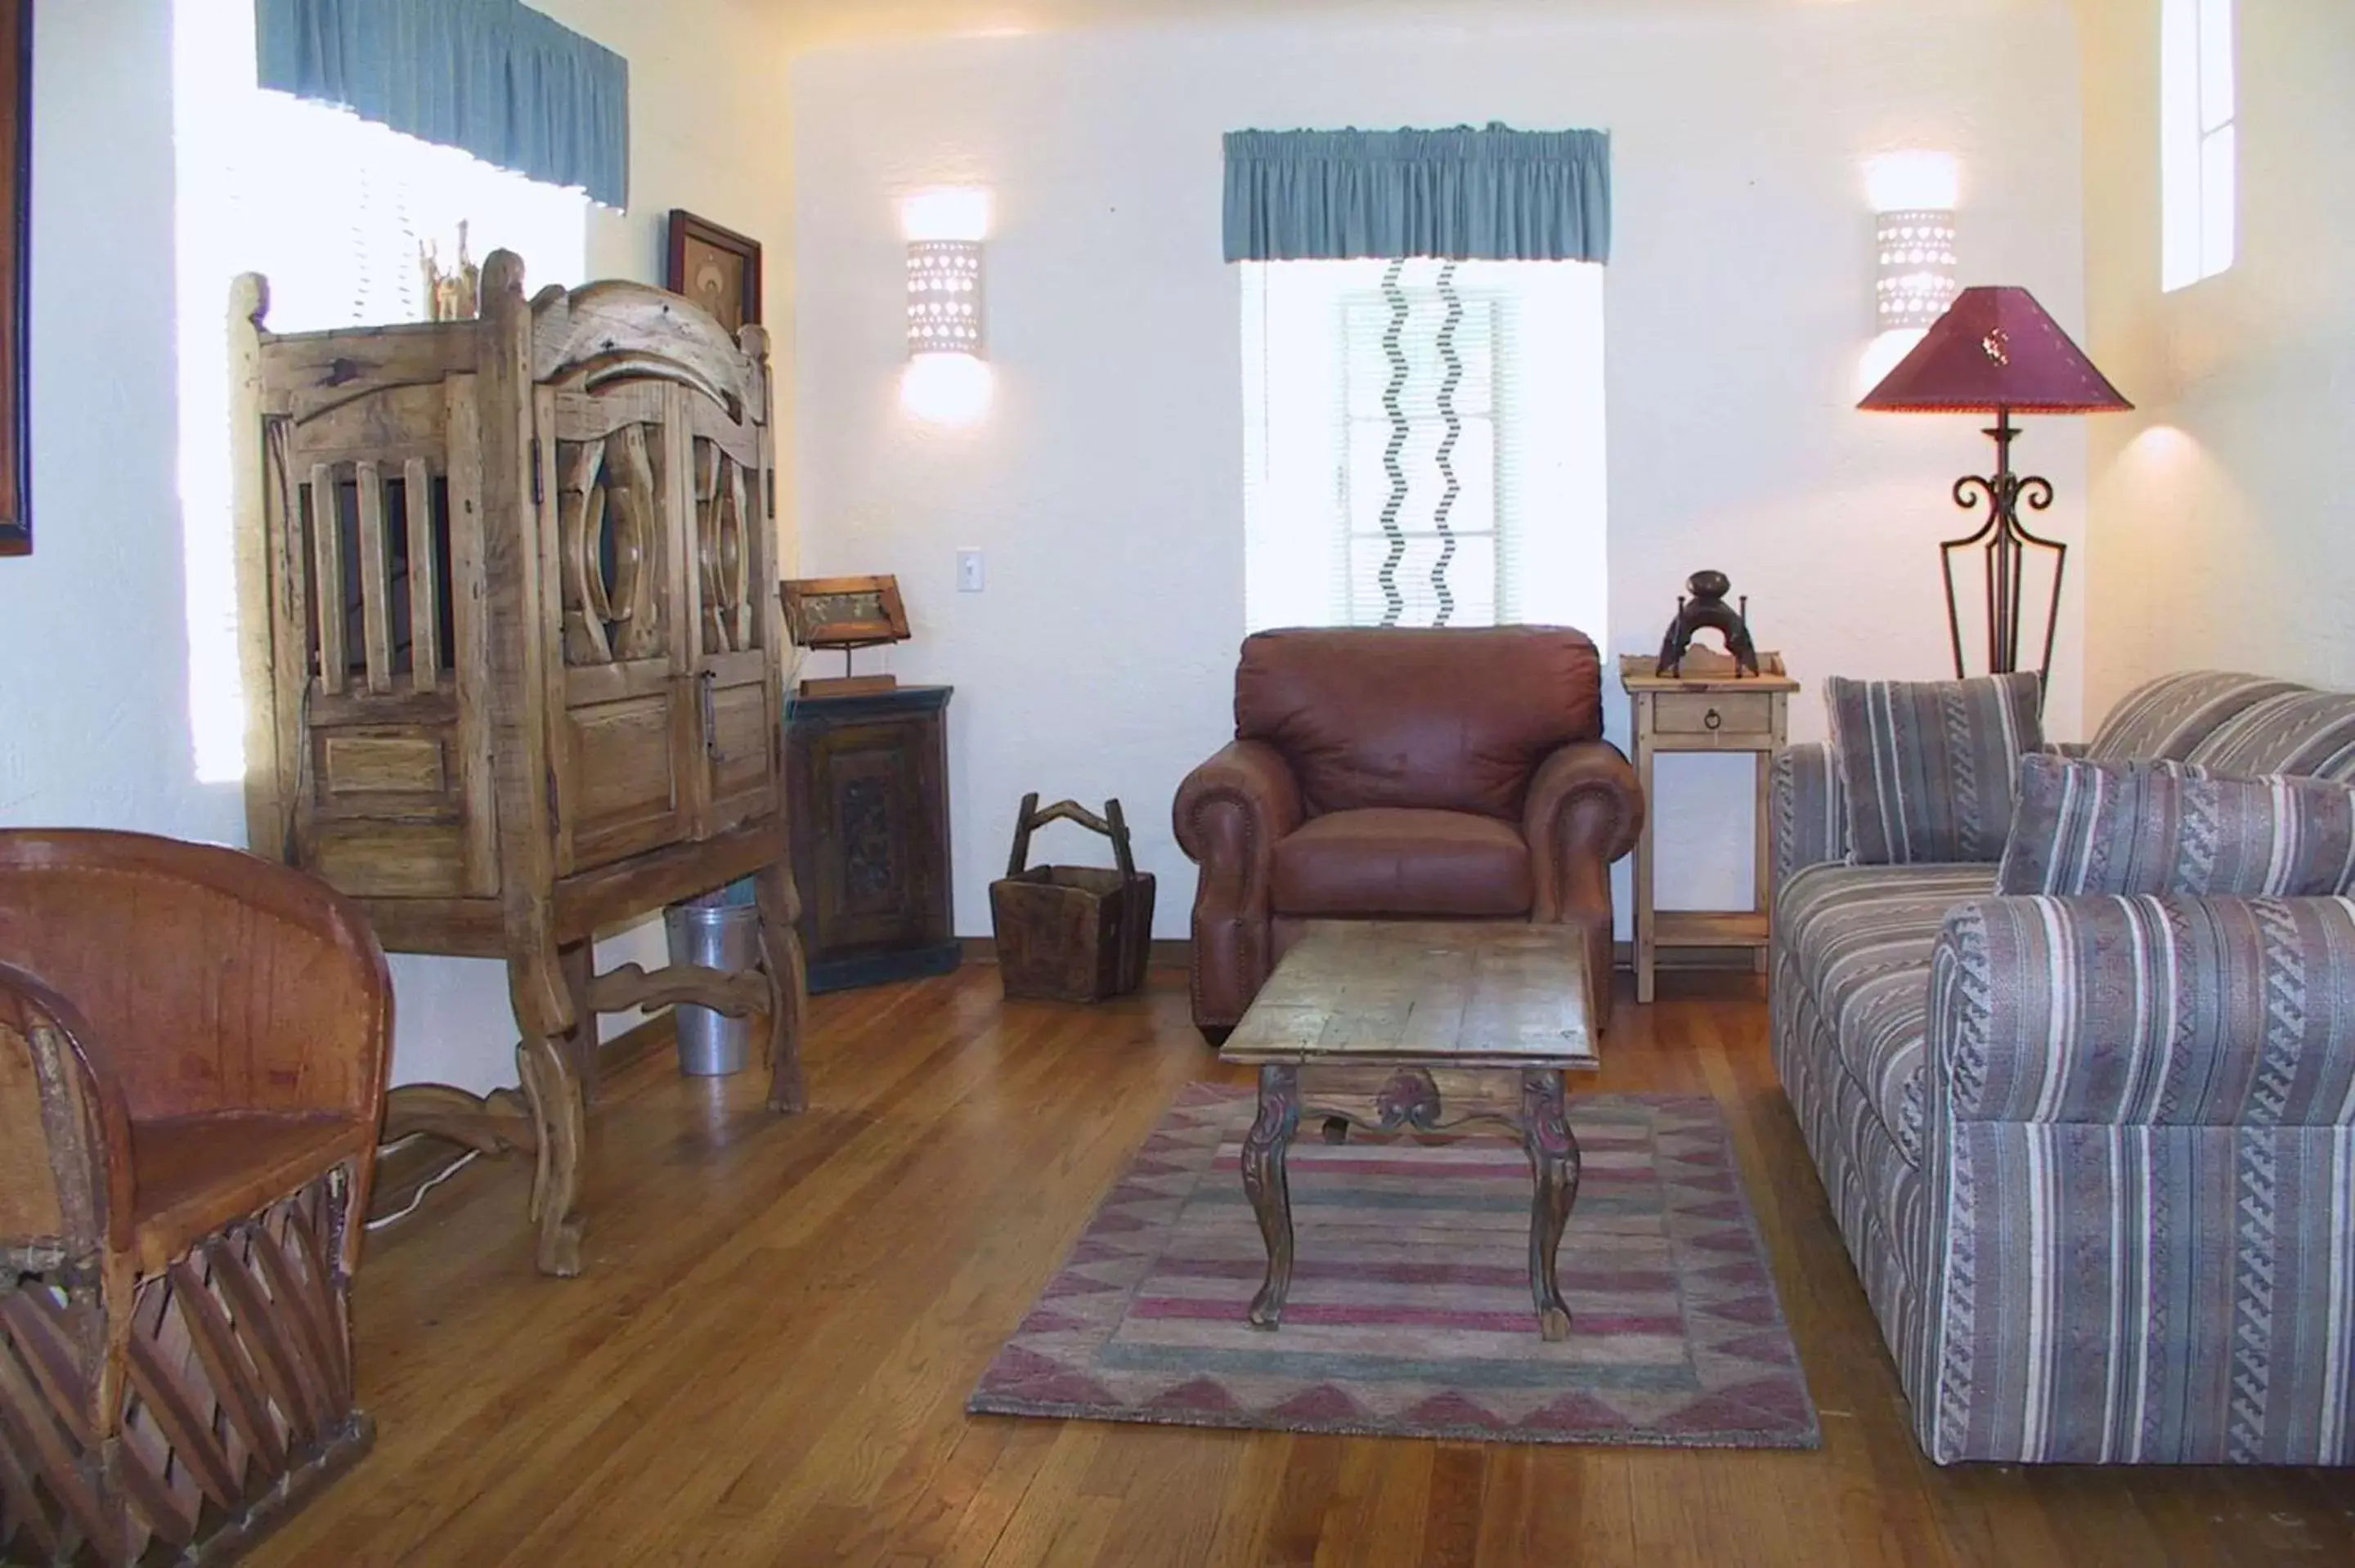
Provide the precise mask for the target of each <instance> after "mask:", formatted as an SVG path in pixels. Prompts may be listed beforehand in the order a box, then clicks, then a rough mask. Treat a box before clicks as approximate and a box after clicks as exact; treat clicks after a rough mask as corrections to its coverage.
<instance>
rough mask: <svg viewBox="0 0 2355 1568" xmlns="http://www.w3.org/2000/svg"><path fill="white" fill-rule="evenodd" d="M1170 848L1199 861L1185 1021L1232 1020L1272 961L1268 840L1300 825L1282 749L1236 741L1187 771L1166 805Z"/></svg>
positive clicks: (1221, 1023) (1220, 1023)
mask: <svg viewBox="0 0 2355 1568" xmlns="http://www.w3.org/2000/svg"><path fill="white" fill-rule="evenodd" d="M1170 814H1171V816H1172V818H1173V819H1174V821H1175V825H1176V827H1177V847H1178V848H1180V849H1182V850H1184V851H1185V852H1186V854H1187V857H1188V859H1190V860H1192V861H1193V862H1194V863H1195V864H1196V865H1198V866H1199V867H1201V873H1200V875H1199V877H1198V878H1197V879H1196V882H1195V885H1194V923H1193V935H1194V948H1193V962H1192V965H1191V969H1192V971H1193V977H1192V978H1193V989H1194V1022H1197V1023H1199V1024H1201V1025H1202V1026H1204V1027H1205V1028H1208V1029H1224V1028H1226V1027H1228V1026H1231V1025H1232V1024H1233V1023H1234V1022H1236V1021H1237V1020H1239V1019H1241V1017H1242V1015H1243V1010H1244V1009H1245V1008H1246V1007H1248V1006H1250V1005H1251V999H1252V997H1253V996H1255V995H1257V994H1258V992H1259V988H1260V986H1261V984H1262V983H1263V982H1264V981H1265V980H1266V979H1267V972H1268V969H1270V968H1271V967H1272V966H1273V962H1274V959H1273V953H1272V950H1271V938H1270V932H1269V906H1268V892H1269V883H1270V880H1271V877H1272V874H1273V869H1274V867H1273V862H1274V855H1275V843H1276V841H1277V840H1278V839H1281V838H1283V837H1284V835H1285V834H1286V833H1289V832H1292V831H1293V830H1294V829H1295V828H1297V827H1298V826H1299V825H1300V821H1301V815H1302V809H1301V803H1300V784H1299V781H1298V780H1297V779H1294V778H1293V776H1292V768H1291V767H1290V765H1289V764H1287V763H1286V762H1285V761H1284V754H1283V753H1282V752H1280V751H1278V750H1276V749H1275V747H1272V746H1270V745H1268V744H1267V743H1266V742H1265V741H1262V740H1238V741H1233V742H1231V743H1230V744H1229V745H1227V746H1226V747H1222V748H1221V749H1220V751H1219V752H1218V753H1216V754H1215V755H1214V756H1212V757H1211V758H1210V759H1209V761H1207V762H1205V763H1203V764H1202V765H1201V766H1200V767H1199V768H1195V769H1194V771H1193V772H1191V773H1189V774H1188V775H1187V776H1186V781H1185V782H1184V783H1183V784H1180V785H1179V786H1178V787H1177V803H1176V804H1175V806H1173V807H1172V809H1171V813H1170Z"/></svg>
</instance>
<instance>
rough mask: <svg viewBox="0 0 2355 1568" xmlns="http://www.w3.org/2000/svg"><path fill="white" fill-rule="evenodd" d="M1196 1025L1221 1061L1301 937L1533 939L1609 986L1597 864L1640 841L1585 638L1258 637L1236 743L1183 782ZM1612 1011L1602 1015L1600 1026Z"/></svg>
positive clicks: (1474, 632) (1497, 632) (1637, 798)
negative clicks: (1567, 933) (1403, 927)
mask: <svg viewBox="0 0 2355 1568" xmlns="http://www.w3.org/2000/svg"><path fill="white" fill-rule="evenodd" d="M1176 817H1177V842H1178V844H1179V846H1180V847H1182V848H1183V849H1184V850H1185V852H1186V853H1187V854H1188V856H1190V857H1191V858H1192V859H1193V861H1194V863H1196V864H1197V865H1199V867H1200V868H1201V873H1200V880H1199V883H1198V885H1197V886H1196V889H1195V894H1194V942H1193V988H1194V1022H1195V1023H1196V1024H1198V1025H1199V1027H1200V1028H1201V1030H1202V1033H1204V1034H1205V1035H1206V1036H1208V1037H1209V1039H1210V1040H1211V1041H1212V1042H1213V1043H1214V1044H1215V1043H1216V1042H1218V1041H1220V1040H1223V1039H1224V1038H1225V1037H1226V1033H1227V1031H1228V1030H1230V1029H1231V1028H1232V1027H1233V1026H1234V1024H1235V1023H1236V1022H1237V1021H1238V1020H1240V1019H1241V1017H1242V1015H1243V1010H1244V1009H1245V1008H1247V1007H1249V1006H1250V1005H1251V1000H1252V997H1253V996H1255V995H1257V994H1258V991H1259V988H1260V986H1261V985H1262V984H1263V983H1264V982H1265V980H1266V979H1267V976H1268V971H1269V970H1270V969H1273V967H1274V965H1275V961H1276V959H1278V958H1280V957H1282V956H1283V953H1284V949H1285V948H1288V947H1289V946H1290V945H1291V944H1292V943H1293V942H1294V941H1295V940H1296V939H1297V938H1298V937H1299V934H1300V929H1301V926H1302V924H1303V923H1304V922H1305V921H1307V920H1312V919H1378V918H1388V919H1493V920H1542V921H1553V922H1560V923H1562V924H1566V925H1575V926H1579V927H1582V928H1583V929H1584V931H1585V933H1586V940H1587V965H1588V972H1589V974H1590V975H1591V976H1593V979H1594V980H1595V982H1596V984H1597V986H1598V989H1600V988H1601V987H1603V986H1604V983H1605V981H1606V980H1607V977H1608V976H1609V975H1610V973H1611V875H1610V872H1611V863H1612V862H1613V861H1614V860H1617V859H1618V858H1619V857H1620V856H1621V855H1624V854H1625V853H1627V852H1628V851H1629V850H1631V849H1633V848H1634V847H1635V844H1636V833H1637V832H1639V831H1641V829H1642V828H1643V825H1644V797H1643V791H1642V789H1640V788H1639V787H1638V785H1637V784H1636V773H1635V769H1634V768H1630V767H1629V766H1628V764H1627V759H1626V758H1625V757H1623V756H1621V755H1620V753H1619V749H1618V748H1617V747H1614V746H1612V745H1611V744H1610V743H1608V742H1607V741H1605V740H1604V738H1603V684H1602V666H1601V661H1600V658H1599V657H1598V655H1597V654H1596V652H1595V650H1594V644H1593V642H1592V641H1589V640H1588V639H1587V637H1586V635H1585V634H1584V633H1582V632H1578V631H1572V630H1568V629H1567V628H1561V627H1544V626H1505V627H1493V628H1480V629H1471V628H1465V629H1460V630H1457V629H1449V630H1395V629H1384V630H1374V629H1337V630H1284V631H1263V632H1260V633H1258V634H1257V635H1255V636H1252V637H1251V638H1248V639H1246V640H1245V641H1244V642H1243V649H1242V662H1241V666H1240V668H1238V669H1237V671H1236V673H1235V739H1234V741H1233V743H1232V744H1231V745H1229V746H1228V747H1225V748H1224V749H1223V750H1221V751H1220V752H1219V753H1218V755H1216V756H1215V757H1212V758H1210V759H1209V761H1207V762H1205V763H1203V764H1202V765H1201V766H1200V767H1199V768H1196V769H1194V771H1193V772H1192V773H1190V774H1188V775H1187V778H1186V781H1185V783H1184V784H1183V785H1181V786H1180V787H1179V789H1178V791H1177V808H1176ZM1604 1012H1607V1009H1601V1008H1598V1009H1597V1012H1596V1016H1597V1018H1598V1020H1599V1019H1600V1018H1601V1017H1602V1016H1603V1014H1604Z"/></svg>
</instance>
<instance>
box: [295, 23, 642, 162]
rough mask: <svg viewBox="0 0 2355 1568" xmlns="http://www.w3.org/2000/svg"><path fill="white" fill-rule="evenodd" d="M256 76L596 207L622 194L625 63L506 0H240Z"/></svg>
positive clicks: (626, 142) (626, 152) (626, 156)
mask: <svg viewBox="0 0 2355 1568" xmlns="http://www.w3.org/2000/svg"><path fill="white" fill-rule="evenodd" d="M254 23H255V34H256V37H257V43H258V57H259V58H258V64H259V67H260V72H259V76H260V80H261V85H262V86H263V87H266V88H272V89H275V90H278V91H281V92H291V93H293V94H294V95H295V96H296V97H298V98H309V99H316V100H318V101H322V102H326V103H336V104H341V105H343V106H344V107H346V108H347V109H349V110H351V111H353V112H355V113H357V114H358V115H359V116H360V118H362V119H363V120H373V121H375V122H378V123H379V124H383V125H389V126H390V127H392V129H394V130H395V131H400V132H406V133H407V134H409V135H411V136H415V137H417V138H419V139H420V140H422V141H427V142H436V143H441V144H442V145H444V146H450V147H458V148H462V149H464V151H466V152H469V153H472V154H474V156H475V157H477V158H480V159H482V160H483V161H484V162H485V163H488V164H497V165H499V167H501V168H503V169H513V170H515V171H516V172H517V173H518V174H522V175H529V176H530V177H531V178H533V179H535V180H544V181H546V182H548V183H549V184H550V185H579V186H581V188H583V189H585V190H586V191H587V192H588V193H589V195H590V196H591V197H592V198H593V199H595V200H597V201H601V202H602V203H604V204H605V205H606V206H608V207H623V206H626V205H627V204H628V201H629V195H630V66H629V62H628V61H627V60H624V59H623V58H622V57H621V56H619V55H617V54H615V53H614V52H613V50H611V49H608V48H603V47H602V46H601V45H599V44H595V43H592V42H591V41H590V40H589V39H587V38H584V37H581V35H580V34H578V33H576V32H573V31H572V30H571V29H570V28H569V27H566V26H561V25H559V23H557V22H555V21H553V20H551V19H549V17H547V16H542V15H541V14H540V13H539V12H538V11H535V10H532V9H531V8H530V7H529V6H527V5H518V4H517V0H254Z"/></svg>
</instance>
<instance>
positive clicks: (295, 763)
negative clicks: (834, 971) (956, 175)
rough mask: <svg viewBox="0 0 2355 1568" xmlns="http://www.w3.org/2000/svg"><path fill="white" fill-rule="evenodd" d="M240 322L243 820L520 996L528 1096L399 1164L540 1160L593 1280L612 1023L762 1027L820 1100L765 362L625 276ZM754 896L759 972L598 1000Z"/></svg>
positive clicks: (454, 1128)
mask: <svg viewBox="0 0 2355 1568" xmlns="http://www.w3.org/2000/svg"><path fill="white" fill-rule="evenodd" d="M267 310H268V291H267V285H266V284H265V283H264V281H262V280H261V279H260V278H258V277H249V278H246V279H243V280H240V283H239V285H238V294H237V298H236V299H235V301H234V302H233V303H232V309H231V313H230V314H231V332H232V335H233V339H234V342H233V345H232V355H231V373H232V376H233V377H234V379H235V382H236V391H237V395H238V404H237V407H236V408H235V411H234V429H235V440H236V442H237V447H236V450H235V453H234V458H235V464H236V475H237V491H236V505H237V534H238V548H239V569H240V599H241V612H242V614H241V620H242V625H243V629H244V630H243V641H244V649H245V686H246V692H247V701H248V705H249V715H248V724H247V739H246V746H247V790H246V795H247V813H248V821H249V832H250V843H251V845H252V847H253V849H254V850H255V851H256V852H257V853H278V854H280V855H282V857H283V858H284V859H285V860H286V861H287V862H288V863H292V864H294V865H298V866H301V867H303V868H304V869H305V870H307V871H311V872H313V873H315V874H318V875H319V876H321V877H323V878H325V880H326V881H327V882H329V883H330V884H332V885H334V886H335V887H336V888H337V889H338V890H340V891H341V892H343V893H345V894H346V895H350V896H351V897H353V898H355V899H357V900H358V901H359V903H360V904H361V906H363V907H364V908H365V909H366V911H367V913H368V916H369V918H370V919H371V920H372V921H373V922H374V924H375V927H376V930H377V935H378V938H379V939H380V940H381V941H382V942H383V944H384V946H385V947H386V948H390V949H392V950H395V951H400V952H414V953H443V954H455V955H464V956H470V957H480V958H494V959H502V960H504V961H505V962H506V966H507V977H508V989H509V992H510V995H511V998H512V1000H513V1002H514V1006H515V1016H516V1022H517V1028H518V1030H519V1032H520V1035H521V1042H520V1044H518V1045H517V1069H518V1073H519V1075H520V1077H521V1079H522V1087H521V1090H520V1093H518V1092H517V1091H513V1090H508V1091H502V1092H500V1093H497V1094H495V1095H492V1096H490V1097H487V1098H485V1097H476V1096H474V1095H470V1094H467V1093H465V1092H464V1091H463V1090H459V1089H455V1088H451V1087H447V1086H438V1085H432V1086H410V1087H404V1088H401V1089H399V1090H396V1091H395V1092H394V1094H393V1095H392V1097H391V1098H390V1100H389V1103H388V1107H387V1111H386V1118H385V1119H386V1135H387V1136H388V1137H396V1136H399V1135H400V1134H402V1133H406V1132H418V1131H422V1132H429V1133H433V1134H436V1135H439V1136H442V1137H446V1138H451V1139H455V1140H457V1141H459V1142H462V1143H464V1144H468V1145H471V1146H473V1147H475V1148H478V1149H483V1150H492V1151H504V1150H525V1151H529V1152H532V1153H533V1154H535V1155H536V1157H537V1171H536V1174H535V1176H534V1180H533V1182H532V1192H531V1212H532V1216H533V1219H534V1221H535V1223H536V1225H537V1229H538V1264H539V1266H540V1267H541V1268H542V1269H543V1270H545V1271H546V1272H549V1273H551V1274H560V1275H569V1274H573V1273H576V1272H578V1270H579V1268H580V1266H581V1219H580V1215H579V1212H578V1206H577V1195H578V1192H579V1189H580V1183H581V1168H580V1162H581V1126H582V1116H583V1107H584V1096H585V1093H586V1092H587V1091H588V1090H590V1089H593V1086H594V1064H595V1060H596V1043H597V1042H596V1025H595V1018H596V1015H597V1014H599V1013H602V1012H617V1011H620V1010H622V1009H625V1008H628V1007H633V1006H639V1005H656V1004H661V1003H669V1002H678V1001H695V1002H699V1003H702V1004H703V1005H705V1006H709V1007H712V1008H715V1009H717V1010H718V1011H719V1012H724V1013H727V1014H729V1015H730V1016H736V1017H743V1016H747V1015H751V1014H759V1015H763V1016H765V1017H766V1019H767V1020H768V1032H767V1033H768V1046H769V1069H770V1075H771V1076H770V1104H771V1106H772V1107H774V1108H775V1109H778V1110H781V1111H793V1110H798V1109H800V1108H801V1107H802V1106H803V1104H804V1101H805V1092H804V1087H803V1083H802V1075H801V1068H800V1058H799V1035H800V1029H801V1022H802V1018H803V1014H804V1012H805V994H806V983H805V977H804V971H803V959H802V953H801V948H800V943H799V939H798V938H797V937H796V935H795V932H794V921H795V918H796V916H797V914H798V910H799V905H798V901H797V898H796V895H795V890H794V881H793V873H792V869H791V861H790V858H789V855H788V853H787V849H786V836H785V822H784V811H785V803H784V776H783V768H782V767H781V758H780V747H781V735H782V727H781V725H780V722H779V719H780V705H781V695H782V688H783V682H782V673H781V666H780V662H779V659H780V652H781V651H782V649H783V646H784V635H783V621H782V616H781V613H780V610H779V608H778V604H777V599H776V594H775V582H776V578H777V573H776V570H775V543H774V538H773V523H772V521H771V519H772V518H773V516H774V513H775V508H774V495H775V460H774V447H773V437H772V430H771V427H770V397H769V366H768V342H767V334H766V333H765V332H764V330H763V329H762V328H761V327H758V326H749V327H746V328H745V329H744V331H743V333H742V334H741V339H731V338H730V336H729V335H728V334H727V333H726V332H725V331H724V330H723V329H722V328H721V327H720V326H719V323H716V322H714V321H713V320H712V319H711V318H710V317H709V316H708V315H705V314H704V313H702V312H700V311H698V310H697V309H696V308H695V307H694V306H693V305H691V304H689V303H688V302H687V301H685V300H683V299H681V298H679V297H678V296H677V295H675V294H670V293H666V292H664V291H661V290H658V289H654V288H649V287H646V286H645V285H643V284H637V283H628V282H600V283H592V284H590V285H588V286H586V287H584V288H581V289H577V290H574V291H570V292H567V291H564V290H562V289H549V290H547V291H543V292H542V293H541V294H540V295H539V296H538V298H537V299H535V300H531V301H528V302H527V301H526V299H525V297H524V272H523V264H522V262H521V261H520V260H517V258H516V257H515V256H514V255H512V254H510V253H508V252H506V251H498V252H495V253H493V255H492V256H491V257H490V259H489V260H488V261H486V262H485V265H484V267H483V271H482V306H481V314H480V316H479V318H478V319H474V320H465V321H453V322H437V323H418V324H411V325H400V326H385V327H375V328H367V329H349V330H339V331H331V332H316V333H293V334H274V333H272V332H270V331H268V330H267V329H266V328H265V326H264V325H263V318H264V316H265V314H266V313H267ZM745 876H756V877H757V878H758V888H759V906H760V923H761V935H762V944H761V946H762V961H761V964H760V967H759V968H758V969H756V970H754V971H751V972H748V973H745V974H741V975H729V974H725V973H722V972H720V971H718V970H713V969H699V968H695V967H691V966H685V965H674V966H672V967H670V968H667V969H663V970H660V971H659V972H656V973H654V974H647V973H645V971H644V970H642V969H640V968H639V967H638V966H636V965H634V964H633V965H628V966H624V967H623V968H622V969H616V970H613V971H612V972H610V973H607V974H603V975H599V974H596V973H594V972H593V969H594V966H593V962H592V959H591V951H592V949H591V943H592V941H593V939H594V938H596V936H597V935H598V934H599V933H601V932H605V931H610V930H612V929H613V928H615V927H619V926H622V925H625V924H628V923H630V922H631V921H633V920H634V919H637V918H639V917H642V916H646V915H649V914H651V913H653V912H655V911H657V910H659V909H661V908H662V907H663V906H666V905H668V904H674V903H677V902H680V901H682V900H684V899H687V898H690V897H693V896H695V895H700V894H704V893H707V892H710V891H712V890H715V889H717V888H719V887H720V886H722V885H726V884H728V883H730V882H732V881H735V880H737V879H739V878H741V877H745Z"/></svg>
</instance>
